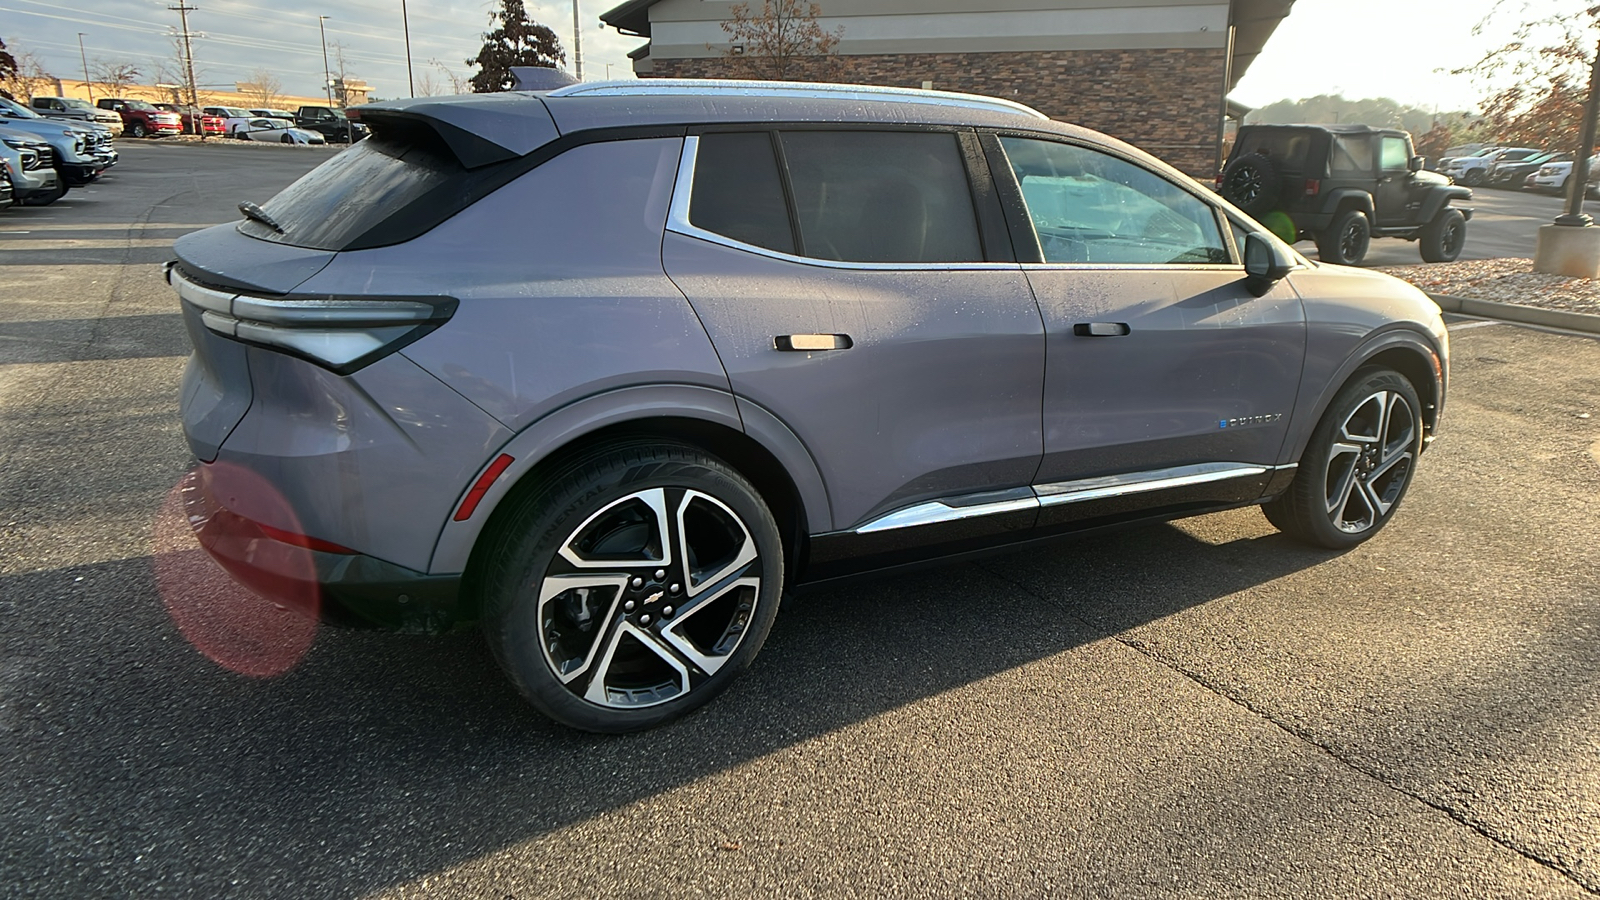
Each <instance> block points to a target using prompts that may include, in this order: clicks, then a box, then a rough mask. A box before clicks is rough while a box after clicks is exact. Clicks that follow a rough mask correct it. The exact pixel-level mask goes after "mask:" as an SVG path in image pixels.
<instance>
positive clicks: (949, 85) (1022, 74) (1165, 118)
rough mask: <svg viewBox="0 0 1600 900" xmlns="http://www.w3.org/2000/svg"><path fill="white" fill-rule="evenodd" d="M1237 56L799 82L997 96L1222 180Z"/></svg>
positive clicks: (937, 66) (1121, 54) (1017, 61)
mask: <svg viewBox="0 0 1600 900" xmlns="http://www.w3.org/2000/svg"><path fill="white" fill-rule="evenodd" d="M1226 54H1227V51H1225V50H1221V49H1168V50H1050V51H1032V52H1017V53H926V54H895V55H885V56H840V57H836V58H835V60H836V61H837V68H836V72H824V71H822V70H820V69H819V68H818V67H817V66H816V65H815V64H812V65H805V64H802V65H801V66H800V67H799V71H798V73H795V74H791V75H790V76H789V77H790V78H793V79H795V80H800V81H817V80H830V81H835V80H837V81H853V82H859V83H862V84H882V85H889V86H894V87H911V88H917V87H921V86H922V83H923V82H924V81H931V82H933V86H934V87H935V88H937V89H939V90H946V91H964V92H967V93H972V94H988V95H990V96H994V97H1004V98H1006V99H1010V100H1016V101H1017V102H1019V103H1025V104H1027V105H1029V106H1032V107H1033V108H1035V109H1037V110H1039V111H1040V112H1042V113H1044V114H1045V115H1047V116H1050V117H1051V118H1053V119H1060V120H1061V121H1064V122H1071V123H1073V124H1076V125H1082V126H1084V127H1087V128H1093V129H1094V130H1096V131H1102V132H1105V133H1106V134H1109V135H1111V136H1113V137H1117V138H1121V139H1122V140H1124V141H1127V142H1128V143H1130V144H1133V145H1134V146H1136V147H1139V148H1140V149H1142V150H1145V151H1148V152H1149V153H1151V154H1154V155H1155V156H1158V157H1160V158H1162V159H1164V160H1166V161H1167V162H1169V163H1171V164H1172V165H1174V166H1176V167H1177V168H1179V169H1181V170H1183V171H1185V172H1187V173H1189V174H1190V175H1192V176H1194V177H1196V178H1199V179H1201V180H1202V181H1209V180H1210V179H1211V177H1212V176H1213V175H1214V174H1215V172H1216V139H1217V124H1218V118H1219V117H1220V115H1221V102H1222V78H1223V71H1224V64H1225V58H1226ZM758 62H759V61H756V60H743V59H738V58H712V59H657V58H654V57H652V58H651V60H650V69H651V71H650V72H649V73H648V75H647V76H646V77H656V78H749V77H759V75H757V74H756V73H754V72H752V71H751V66H752V65H753V64H757V63H758Z"/></svg>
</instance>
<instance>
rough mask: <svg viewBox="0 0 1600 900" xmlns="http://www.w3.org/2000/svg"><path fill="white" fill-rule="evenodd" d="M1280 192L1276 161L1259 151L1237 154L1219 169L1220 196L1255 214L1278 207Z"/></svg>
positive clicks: (1281, 182) (1281, 188)
mask: <svg viewBox="0 0 1600 900" xmlns="http://www.w3.org/2000/svg"><path fill="white" fill-rule="evenodd" d="M1282 193H1283V180H1282V177H1281V173H1280V172H1279V171H1278V167H1277V165H1276V164H1275V163H1273V161H1272V160H1271V159H1269V158H1268V157H1266V156H1263V155H1261V154H1260V153H1247V154H1245V155H1243V156H1236V157H1234V158H1233V159H1232V160H1229V161H1228V165H1227V166H1226V167H1225V168H1223V170H1222V197H1223V199H1225V200H1227V201H1228V202H1229V203H1232V204H1233V205H1234V206H1237V207H1239V208H1240V209H1241V210H1243V211H1245V212H1247V213H1249V214H1250V215H1252V216H1255V217H1256V218H1260V217H1261V216H1263V215H1266V214H1267V213H1269V212H1271V211H1272V210H1273V209H1275V208H1277V205H1278V197H1279V195H1280V194H1282Z"/></svg>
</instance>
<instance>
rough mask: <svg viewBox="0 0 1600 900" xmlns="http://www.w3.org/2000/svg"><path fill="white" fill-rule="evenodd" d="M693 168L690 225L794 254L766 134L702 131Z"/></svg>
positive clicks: (762, 132) (786, 208) (787, 216)
mask: <svg viewBox="0 0 1600 900" xmlns="http://www.w3.org/2000/svg"><path fill="white" fill-rule="evenodd" d="M694 167H695V179H694V190H693V192H692V193H691V194H690V199H689V221H690V222H691V223H692V224H694V225H696V226H698V227H700V228H704V229H705V230H707V231H712V232H716V233H717V234H721V235H725V236H727V237H730V238H733V239H734V240H736V241H743V242H744V243H746V244H753V245H755V246H757V247H765V248H767V249H768V250H777V251H779V252H782V253H794V252H795V246H794V232H793V230H792V229H791V228H790V227H789V205H788V203H786V202H785V201H784V199H783V182H782V181H781V180H780V179H779V176H778V160H777V157H775V156H774V155H773V153H772V137H771V136H770V135H769V134H767V133H766V132H764V131H761V132H742V133H738V134H721V133H718V134H705V135H701V136H700V150H699V152H698V153H697V154H696V156H695V164H694Z"/></svg>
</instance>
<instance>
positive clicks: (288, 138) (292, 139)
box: [278, 134, 294, 144]
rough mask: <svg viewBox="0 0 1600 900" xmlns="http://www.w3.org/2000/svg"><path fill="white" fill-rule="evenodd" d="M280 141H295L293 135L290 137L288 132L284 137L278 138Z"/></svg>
mask: <svg viewBox="0 0 1600 900" xmlns="http://www.w3.org/2000/svg"><path fill="white" fill-rule="evenodd" d="M278 143H280V144H292V143H294V138H292V137H290V136H289V135H287V134H286V135H284V136H283V137H281V138H279V139H278Z"/></svg>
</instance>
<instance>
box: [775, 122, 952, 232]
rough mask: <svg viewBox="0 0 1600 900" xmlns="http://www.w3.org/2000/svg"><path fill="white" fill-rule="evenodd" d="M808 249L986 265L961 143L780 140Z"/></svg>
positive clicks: (823, 134)
mask: <svg viewBox="0 0 1600 900" xmlns="http://www.w3.org/2000/svg"><path fill="white" fill-rule="evenodd" d="M781 140H782V143H783V155H784V159H785V161H786V162H787V164H788V174H789V181H790V189H791V191H792V192H793V196H794V204H795V217H796V219H797V220H798V221H799V225H800V242H801V246H802V249H801V252H802V253H803V254H804V255H805V256H810V257H814V258H817V259H829V260H841V261H846V262H870V263H956V262H982V261H983V244H982V242H981V241H980V240H979V238H978V220H977V215H976V213H975V212H974V210H973V205H972V189H971V187H970V186H969V184H968V182H967V172H966V165H965V163H964V162H963V159H962V155H961V146H960V144H959V143H958V141H957V139H956V136H955V135H954V134H950V133H932V132H915V131H792V132H785V133H783V134H782V135H781Z"/></svg>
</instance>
